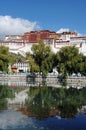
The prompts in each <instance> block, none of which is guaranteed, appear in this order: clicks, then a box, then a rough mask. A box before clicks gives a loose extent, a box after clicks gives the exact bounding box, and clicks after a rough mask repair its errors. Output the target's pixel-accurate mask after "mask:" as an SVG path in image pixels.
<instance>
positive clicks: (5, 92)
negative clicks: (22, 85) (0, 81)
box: [0, 85, 14, 110]
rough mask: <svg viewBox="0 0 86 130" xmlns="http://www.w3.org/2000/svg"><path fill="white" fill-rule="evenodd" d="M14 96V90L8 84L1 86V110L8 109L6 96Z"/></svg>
mask: <svg viewBox="0 0 86 130" xmlns="http://www.w3.org/2000/svg"><path fill="white" fill-rule="evenodd" d="M12 97H14V94H13V92H12V89H10V88H9V87H8V86H5V85H4V86H2V85H1V86H0V110H4V109H7V100H6V98H12Z"/></svg>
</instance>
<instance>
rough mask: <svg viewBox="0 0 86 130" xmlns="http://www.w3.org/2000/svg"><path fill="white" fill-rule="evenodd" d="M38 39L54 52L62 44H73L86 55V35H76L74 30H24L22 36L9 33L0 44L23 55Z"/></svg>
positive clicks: (62, 45)
mask: <svg viewBox="0 0 86 130" xmlns="http://www.w3.org/2000/svg"><path fill="white" fill-rule="evenodd" d="M40 39H42V40H43V41H44V43H45V44H47V45H49V46H50V47H51V49H52V51H53V52H55V53H56V52H57V51H59V50H60V49H61V48H62V47H64V46H73V45H75V46H76V47H78V48H79V51H80V52H82V53H83V54H84V55H86V36H78V34H77V33H76V32H63V33H56V32H54V31H49V30H40V31H31V32H26V33H24V35H23V36H18V35H17V36H16V35H9V36H6V37H5V39H4V40H1V41H0V46H2V45H4V46H7V47H9V50H10V52H13V53H20V54H22V55H25V53H26V52H28V51H29V52H31V47H32V45H33V44H37V43H38V42H39V40H40Z"/></svg>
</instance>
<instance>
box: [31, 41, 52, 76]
mask: <svg viewBox="0 0 86 130" xmlns="http://www.w3.org/2000/svg"><path fill="white" fill-rule="evenodd" d="M31 49H32V52H33V58H34V60H35V62H36V63H37V65H38V66H39V68H40V72H43V74H46V73H47V71H49V69H51V68H52V56H53V53H52V51H51V48H50V46H48V45H45V44H44V42H43V41H42V40H40V41H39V44H34V45H33V46H32V48H31Z"/></svg>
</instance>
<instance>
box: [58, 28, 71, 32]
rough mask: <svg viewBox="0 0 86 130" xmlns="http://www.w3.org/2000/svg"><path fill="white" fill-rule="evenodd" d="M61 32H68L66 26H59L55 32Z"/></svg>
mask: <svg viewBox="0 0 86 130" xmlns="http://www.w3.org/2000/svg"><path fill="white" fill-rule="evenodd" d="M62 32H69V29H68V28H60V29H59V30H58V31H57V33H62Z"/></svg>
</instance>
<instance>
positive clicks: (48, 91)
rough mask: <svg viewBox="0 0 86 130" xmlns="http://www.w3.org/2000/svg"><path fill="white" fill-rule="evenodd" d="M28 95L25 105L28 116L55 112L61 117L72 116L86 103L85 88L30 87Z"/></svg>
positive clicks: (49, 114)
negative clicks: (27, 109)
mask: <svg viewBox="0 0 86 130" xmlns="http://www.w3.org/2000/svg"><path fill="white" fill-rule="evenodd" d="M28 95H29V98H28V100H27V101H26V105H27V106H28V108H29V116H35V117H37V118H39V119H42V118H43V117H49V116H51V115H52V116H54V115H56V114H60V116H61V117H63V118H71V117H74V116H75V115H76V114H77V109H78V108H80V107H81V106H82V105H83V104H85V103H86V102H85V99H86V88H83V89H80V90H77V89H75V88H70V89H65V88H48V87H42V88H37V89H36V88H35V89H33V88H31V90H30V91H29V93H28ZM31 95H32V96H31ZM31 97H32V98H31ZM30 99H31V100H30ZM51 113H52V114H51Z"/></svg>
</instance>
